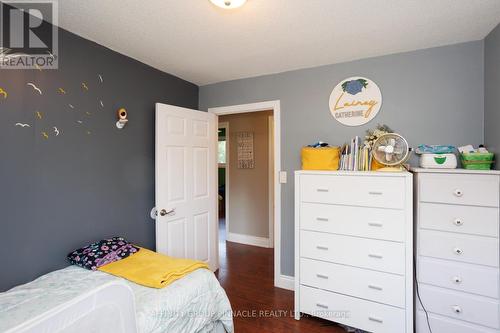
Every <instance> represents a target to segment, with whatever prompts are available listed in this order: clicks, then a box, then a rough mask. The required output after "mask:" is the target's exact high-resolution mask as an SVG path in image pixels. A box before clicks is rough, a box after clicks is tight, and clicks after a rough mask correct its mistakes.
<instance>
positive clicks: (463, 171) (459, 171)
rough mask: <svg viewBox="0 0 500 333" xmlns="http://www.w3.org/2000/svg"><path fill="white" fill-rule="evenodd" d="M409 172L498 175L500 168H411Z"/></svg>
mask: <svg viewBox="0 0 500 333" xmlns="http://www.w3.org/2000/svg"><path fill="white" fill-rule="evenodd" d="M411 172H414V173H453V174H472V175H500V170H467V169H424V168H411Z"/></svg>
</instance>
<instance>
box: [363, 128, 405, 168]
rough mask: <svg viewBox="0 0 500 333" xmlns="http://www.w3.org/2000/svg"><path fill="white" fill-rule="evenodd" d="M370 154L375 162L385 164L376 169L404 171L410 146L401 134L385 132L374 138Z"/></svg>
mask: <svg viewBox="0 0 500 333" xmlns="http://www.w3.org/2000/svg"><path fill="white" fill-rule="evenodd" d="M372 155H373V158H374V159H375V160H377V162H379V163H380V164H383V165H385V167H384V168H382V169H379V170H378V171H404V170H406V169H405V167H404V163H405V162H406V161H408V159H409V158H410V147H409V146H408V142H407V141H406V140H405V138H403V137H402V136H401V135H399V134H396V133H387V134H384V135H382V136H380V137H379V138H378V139H377V140H375V142H374V143H373V147H372Z"/></svg>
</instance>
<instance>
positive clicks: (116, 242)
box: [68, 237, 139, 271]
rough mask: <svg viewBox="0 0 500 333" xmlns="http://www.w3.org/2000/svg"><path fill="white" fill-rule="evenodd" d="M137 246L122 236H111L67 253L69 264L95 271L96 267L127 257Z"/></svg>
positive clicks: (135, 250) (137, 249)
mask: <svg viewBox="0 0 500 333" xmlns="http://www.w3.org/2000/svg"><path fill="white" fill-rule="evenodd" d="M137 251H139V248H138V247H136V246H134V245H132V244H130V243H129V242H127V241H126V240H125V239H124V238H123V237H113V238H110V239H103V240H100V241H98V242H95V243H92V244H90V245H87V246H85V247H82V248H81V249H78V250H75V251H73V252H71V253H70V254H68V260H69V261H70V263H71V264H73V265H77V266H80V267H83V268H86V269H90V270H93V271H95V270H96V269H97V268H99V267H101V266H104V265H107V264H110V263H112V262H115V261H118V260H121V259H124V258H127V257H128V256H129V255H131V254H134V253H136V252H137Z"/></svg>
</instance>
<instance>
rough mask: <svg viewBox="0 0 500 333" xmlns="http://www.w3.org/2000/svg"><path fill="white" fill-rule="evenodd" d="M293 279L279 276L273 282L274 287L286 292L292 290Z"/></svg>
mask: <svg viewBox="0 0 500 333" xmlns="http://www.w3.org/2000/svg"><path fill="white" fill-rule="evenodd" d="M294 284H295V279H294V278H293V276H288V275H280V276H279V277H278V279H277V280H276V281H275V282H274V286H275V287H278V288H283V289H287V290H294Z"/></svg>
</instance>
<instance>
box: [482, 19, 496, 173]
mask: <svg viewBox="0 0 500 333" xmlns="http://www.w3.org/2000/svg"><path fill="white" fill-rule="evenodd" d="M484 141H485V143H486V147H487V148H488V149H489V150H491V151H493V152H495V153H497V154H498V153H500V25H498V26H497V27H496V28H495V29H494V30H493V31H492V32H491V33H490V34H489V35H488V36H487V37H486V39H485V41H484ZM497 159H498V156H497ZM496 169H500V163H498V162H497V163H496Z"/></svg>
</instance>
